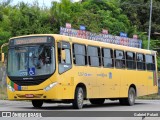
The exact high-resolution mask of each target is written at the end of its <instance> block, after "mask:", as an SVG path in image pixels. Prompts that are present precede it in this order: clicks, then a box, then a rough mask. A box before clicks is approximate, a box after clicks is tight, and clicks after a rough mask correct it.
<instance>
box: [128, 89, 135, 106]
mask: <svg viewBox="0 0 160 120" xmlns="http://www.w3.org/2000/svg"><path fill="white" fill-rule="evenodd" d="M135 99H136V91H135V89H134V88H133V87H131V88H130V89H129V91H128V98H127V99H126V104H127V105H129V106H132V105H134V103H135Z"/></svg>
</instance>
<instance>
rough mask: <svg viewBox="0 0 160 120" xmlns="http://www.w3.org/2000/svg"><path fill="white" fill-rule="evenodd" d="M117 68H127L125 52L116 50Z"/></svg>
mask: <svg viewBox="0 0 160 120" xmlns="http://www.w3.org/2000/svg"><path fill="white" fill-rule="evenodd" d="M114 52H115V66H116V68H125V56H124V51H121V50H115V51H114Z"/></svg>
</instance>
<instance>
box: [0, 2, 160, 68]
mask: <svg viewBox="0 0 160 120" xmlns="http://www.w3.org/2000/svg"><path fill="white" fill-rule="evenodd" d="M11 2H12V0H5V1H2V2H1V1H0V46H1V45H2V44H3V43H6V42H8V39H9V38H10V37H13V36H20V35H28V34H49V33H59V28H60V26H65V23H67V22H69V23H71V24H72V27H73V28H75V29H79V25H81V24H83V25H85V26H86V29H87V30H88V31H91V32H97V33H98V32H101V31H102V29H108V30H109V33H110V34H113V35H119V33H120V32H126V33H128V35H129V37H132V36H133V35H134V34H137V35H138V36H139V38H140V39H142V40H143V48H145V49H147V45H148V41H147V39H148V37H147V34H146V33H147V32H148V20H149V4H150V0H82V2H75V3H73V2H71V0H61V2H60V3H59V2H52V6H51V8H46V7H39V6H38V3H37V2H34V3H33V4H26V3H23V2H21V3H19V4H17V5H15V6H11V5H10V3H11ZM159 6H160V2H159V1H158V0H153V19H152V20H153V22H152V33H154V32H160V23H159V21H160V17H159V13H160V7H159ZM159 39H160V37H158V36H154V35H153V34H152V36H151V44H150V48H151V49H154V48H157V47H159V46H160V42H159ZM159 58H160V57H159ZM158 63H159V65H160V62H159V61H158Z"/></svg>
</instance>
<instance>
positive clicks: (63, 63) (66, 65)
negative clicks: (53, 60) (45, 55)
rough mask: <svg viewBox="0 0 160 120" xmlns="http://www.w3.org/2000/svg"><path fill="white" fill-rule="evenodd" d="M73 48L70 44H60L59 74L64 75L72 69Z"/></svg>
mask: <svg viewBox="0 0 160 120" xmlns="http://www.w3.org/2000/svg"><path fill="white" fill-rule="evenodd" d="M70 48H71V46H70V43H69V42H64V41H62V42H58V63H59V65H58V67H59V73H60V74H61V73H64V72H66V71H67V70H69V69H71V67H72V62H71V49H70Z"/></svg>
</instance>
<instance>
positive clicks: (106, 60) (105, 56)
mask: <svg viewBox="0 0 160 120" xmlns="http://www.w3.org/2000/svg"><path fill="white" fill-rule="evenodd" d="M102 60H103V66H104V67H106V68H110V67H114V59H113V50H112V49H109V48H102Z"/></svg>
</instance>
